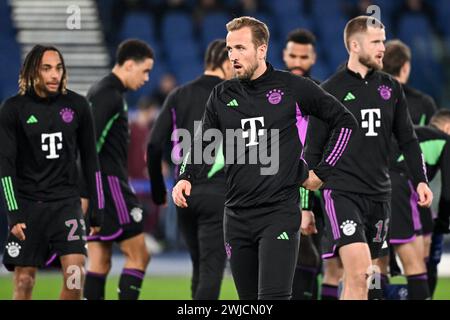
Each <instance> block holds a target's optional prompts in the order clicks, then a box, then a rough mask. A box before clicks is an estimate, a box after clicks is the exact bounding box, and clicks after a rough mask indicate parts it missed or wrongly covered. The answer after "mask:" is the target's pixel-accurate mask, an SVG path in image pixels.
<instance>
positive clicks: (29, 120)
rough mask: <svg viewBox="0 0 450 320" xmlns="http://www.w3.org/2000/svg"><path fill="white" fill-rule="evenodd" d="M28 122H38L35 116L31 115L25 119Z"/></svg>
mask: <svg viewBox="0 0 450 320" xmlns="http://www.w3.org/2000/svg"><path fill="white" fill-rule="evenodd" d="M27 123H28V124H33V123H38V120H37V119H36V117H35V116H33V115H31V116H30V117H29V118H28V120H27Z"/></svg>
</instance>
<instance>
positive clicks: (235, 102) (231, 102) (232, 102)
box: [227, 99, 239, 107]
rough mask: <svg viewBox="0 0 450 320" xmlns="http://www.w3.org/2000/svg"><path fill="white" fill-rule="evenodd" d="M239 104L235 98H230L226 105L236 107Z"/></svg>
mask: <svg viewBox="0 0 450 320" xmlns="http://www.w3.org/2000/svg"><path fill="white" fill-rule="evenodd" d="M238 105H239V104H238V102H237V101H236V99H233V100H231V101H230V102H228V103H227V106H228V107H237V106H238Z"/></svg>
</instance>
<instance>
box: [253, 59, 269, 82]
mask: <svg viewBox="0 0 450 320" xmlns="http://www.w3.org/2000/svg"><path fill="white" fill-rule="evenodd" d="M266 70H267V64H266V61H265V60H264V61H263V62H262V63H261V64H260V65H259V66H258V68H257V69H256V70H255V72H254V73H253V76H252V77H251V78H250V80H255V79H258V78H259V77H261V76H262V75H263V73H264V72H266Z"/></svg>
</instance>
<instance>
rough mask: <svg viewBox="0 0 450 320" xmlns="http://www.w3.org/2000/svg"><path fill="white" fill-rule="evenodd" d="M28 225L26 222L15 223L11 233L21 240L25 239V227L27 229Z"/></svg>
mask: <svg viewBox="0 0 450 320" xmlns="http://www.w3.org/2000/svg"><path fill="white" fill-rule="evenodd" d="M26 228H27V226H26V225H25V223H18V224H16V225H14V227H13V228H12V229H11V233H12V234H13V235H14V236H15V237H16V238H17V239H19V240H20V241H24V240H25V232H23V229H26Z"/></svg>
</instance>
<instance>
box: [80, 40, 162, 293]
mask: <svg viewBox="0 0 450 320" xmlns="http://www.w3.org/2000/svg"><path fill="white" fill-rule="evenodd" d="M153 63H154V54H153V50H152V49H151V48H150V47H149V46H148V44H146V43H145V42H143V41H140V40H135V39H131V40H126V41H124V42H122V43H121V44H120V45H119V47H118V49H117V53H116V64H115V66H114V68H113V69H112V72H111V73H110V74H109V75H107V76H106V77H104V78H103V79H102V80H100V81H99V82H98V83H96V84H94V85H93V86H92V87H91V89H90V90H89V92H88V95H87V98H88V100H89V102H90V103H91V105H92V110H93V113H94V120H95V128H96V131H97V132H96V137H97V152H98V155H99V159H100V164H101V167H102V174H103V180H104V181H105V188H104V190H105V219H104V221H103V224H102V229H101V231H100V233H99V234H96V235H95V236H92V237H89V238H88V241H89V245H88V252H89V268H88V273H87V276H86V285H85V290H84V296H85V298H86V299H88V300H93V299H95V300H96V299H104V296H105V283H106V277H107V275H108V273H109V271H110V269H111V255H112V245H113V243H114V242H117V243H118V244H119V247H120V250H121V251H122V253H123V254H124V255H125V265H124V268H123V270H122V274H121V276H120V280H119V288H118V293H119V299H121V300H136V299H138V297H139V293H140V289H141V285H142V281H143V279H144V275H145V271H146V268H147V265H148V263H149V261H150V254H149V252H148V250H147V248H146V245H145V241H144V233H143V210H142V207H141V205H140V204H139V201H138V199H137V197H136V195H135V194H134V192H133V190H132V189H131V187H130V186H129V184H128V170H127V163H128V162H127V153H128V141H129V130H128V107H127V104H126V101H125V98H124V94H125V92H126V91H127V90H138V89H139V88H140V87H142V86H143V85H144V84H145V83H146V82H147V81H148V79H149V73H150V71H151V70H152V68H153Z"/></svg>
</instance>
